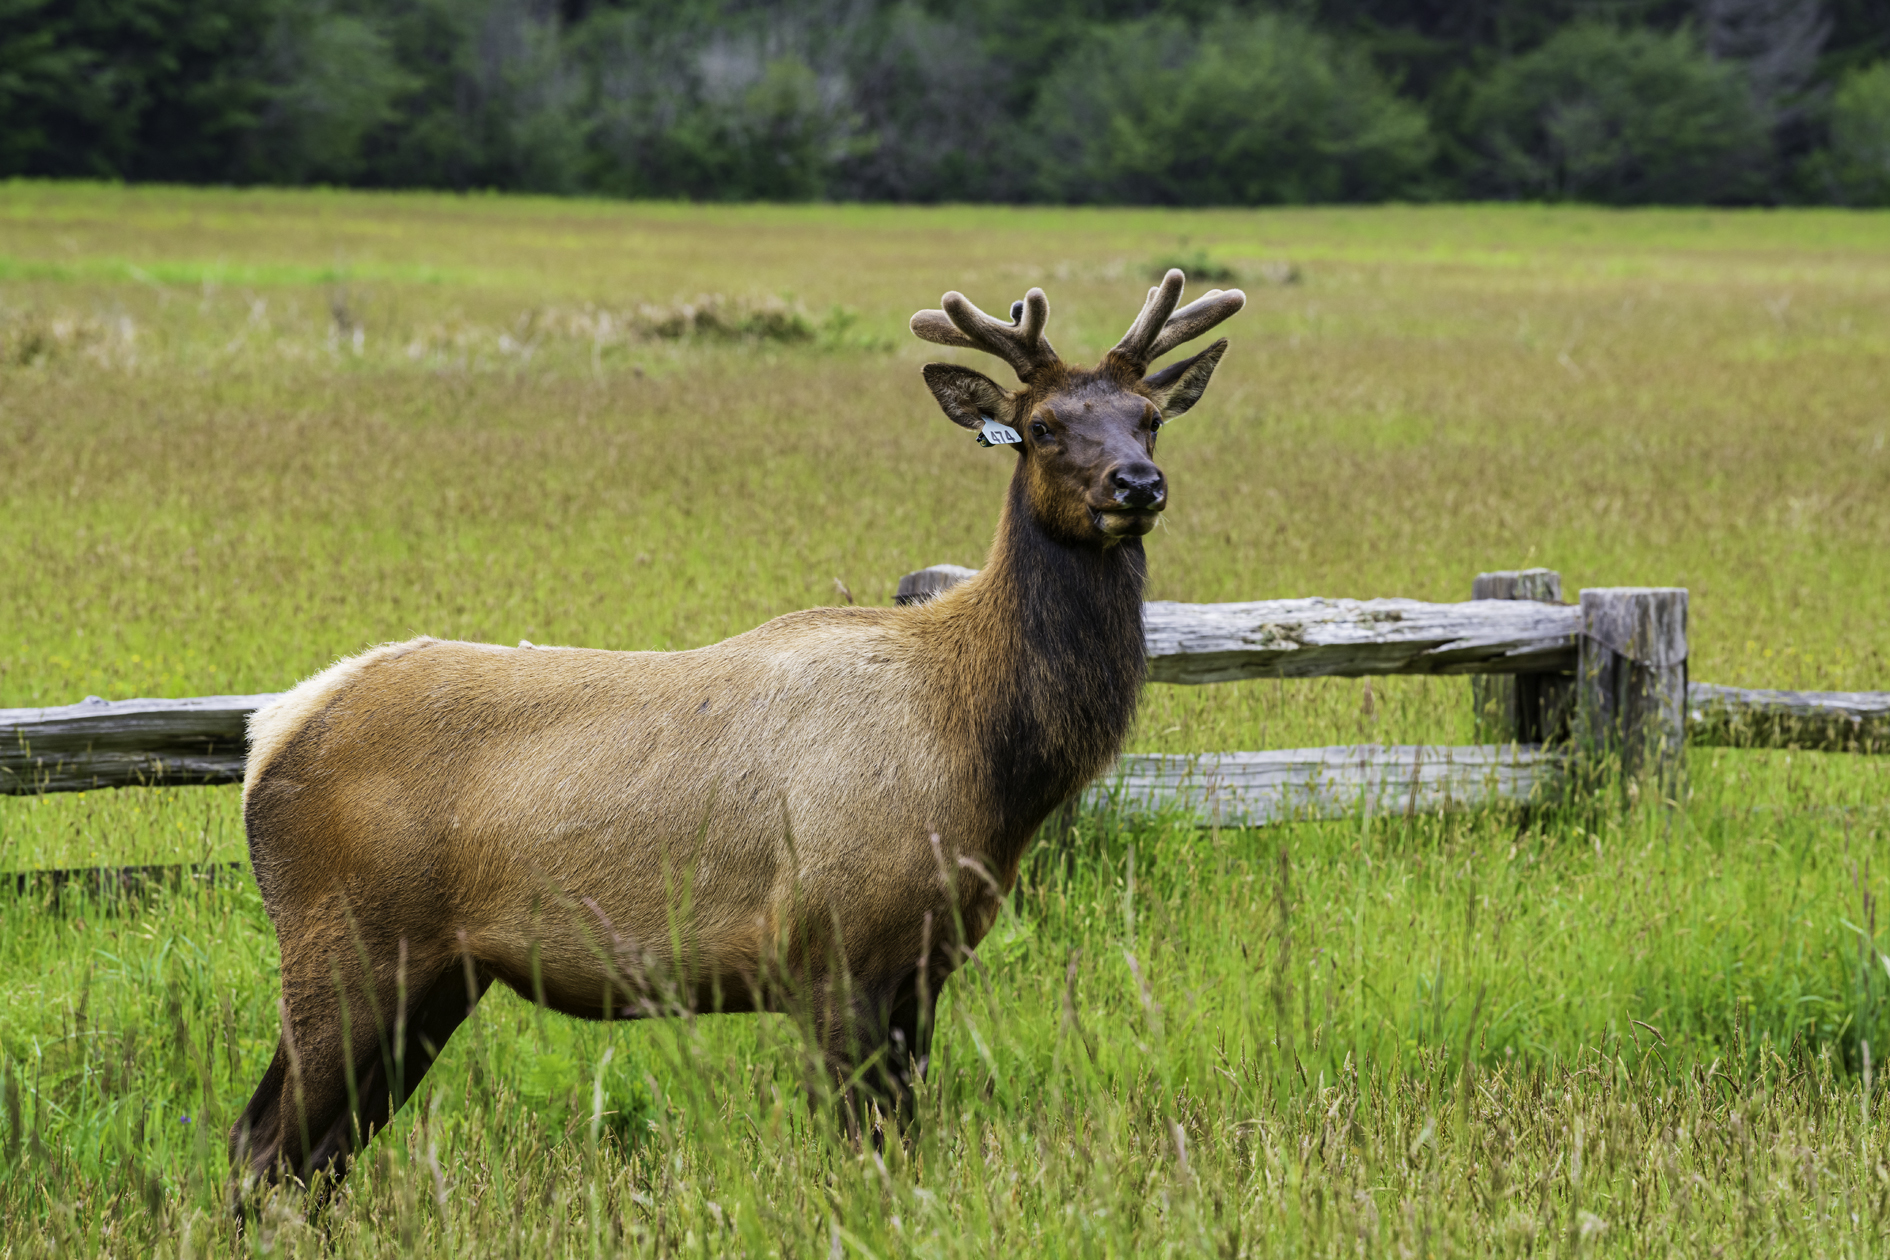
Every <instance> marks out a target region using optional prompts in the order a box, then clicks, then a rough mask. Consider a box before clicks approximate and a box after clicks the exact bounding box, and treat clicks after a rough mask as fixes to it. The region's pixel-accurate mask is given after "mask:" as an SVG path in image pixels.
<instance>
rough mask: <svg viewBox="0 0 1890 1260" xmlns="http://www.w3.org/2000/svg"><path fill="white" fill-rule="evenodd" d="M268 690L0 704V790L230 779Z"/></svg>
mask: <svg viewBox="0 0 1890 1260" xmlns="http://www.w3.org/2000/svg"><path fill="white" fill-rule="evenodd" d="M273 699H275V696H274V695H258V696H195V697H192V698H189V699H184V700H119V701H105V700H100V699H99V698H98V697H97V696H90V697H88V698H86V699H85V700H83V701H81V702H80V703H78V704H68V705H64V706H61V707H59V708H54V709H0V794H14V795H18V794H22V793H28V794H30V793H38V792H82V791H88V790H90V789H92V788H107V787H130V786H134V785H139V784H158V783H170V784H185V783H237V782H240V781H241V780H242V778H243V758H244V756H245V755H246V753H247V749H248V744H247V741H246V739H245V730H244V728H245V726H246V724H247V722H248V720H249V715H250V714H251V713H253V712H255V711H256V710H257V709H259V708H261V707H262V706H263V705H265V704H267V703H268V702H269V701H271V700H273Z"/></svg>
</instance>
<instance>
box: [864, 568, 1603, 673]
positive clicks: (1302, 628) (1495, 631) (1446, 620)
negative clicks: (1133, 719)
mask: <svg viewBox="0 0 1890 1260" xmlns="http://www.w3.org/2000/svg"><path fill="white" fill-rule="evenodd" d="M975 572H976V570H975V569H960V568H958V566H956V565H936V566H934V567H933V568H930V569H921V570H919V571H918V572H917V573H908V574H907V575H906V576H905V577H903V578H901V579H899V589H900V591H901V593H902V595H903V594H904V592H906V591H907V589H908V586H907V584H908V582H910V583H911V584H912V585H911V587H910V589H911V590H912V591H913V592H914V593H915V594H916V595H919V597H921V598H923V597H928V596H930V595H932V594H936V593H937V591H938V590H940V589H944V588H945V587H949V586H952V585H955V584H956V583H957V582H960V581H963V580H964V579H965V578H967V577H970V576H972V575H973V574H974V573H975ZM947 578H949V580H947ZM1142 617H1143V627H1144V633H1145V635H1146V638H1147V648H1148V676H1149V678H1150V680H1151V681H1153V682H1167V683H1214V682H1234V681H1237V680H1239V679H1243V678H1333V677H1338V678H1363V677H1365V676H1367V675H1372V674H1534V673H1572V672H1573V671H1574V669H1575V663H1576V644H1575V640H1576V635H1577V632H1578V631H1579V630H1580V628H1581V618H1580V614H1579V612H1578V611H1577V610H1576V609H1574V608H1570V607H1565V606H1562V605H1557V604H1536V603H1527V602H1521V601H1507V600H1474V601H1472V602H1470V603H1467V604H1427V603H1424V602H1422V601H1420V600H1415V599H1317V598H1314V599H1268V600H1256V601H1253V602H1251V603H1241V604H1179V603H1172V602H1169V601H1165V600H1156V601H1151V602H1149V603H1147V604H1144V605H1143V606H1142Z"/></svg>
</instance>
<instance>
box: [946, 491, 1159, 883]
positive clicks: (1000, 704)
mask: <svg viewBox="0 0 1890 1260" xmlns="http://www.w3.org/2000/svg"><path fill="white" fill-rule="evenodd" d="M1022 474H1023V465H1022V462H1021V461H1020V462H1019V466H1018V475H1017V476H1015V477H1013V478H1012V479H1011V486H1010V492H1009V494H1008V495H1007V497H1006V500H1005V505H1004V512H1003V515H1002V516H1001V517H1000V518H999V521H998V532H997V540H996V541H995V543H993V545H992V548H991V555H990V558H989V560H987V561H986V563H985V567H984V569H983V571H982V572H981V573H979V575H978V576H977V577H976V578H974V579H972V580H971V581H970V582H968V583H967V584H966V585H965V587H964V588H963V589H962V594H959V595H956V596H955V597H954V598H953V599H951V600H949V601H948V602H947V603H945V604H944V605H942V606H940V608H939V609H938V612H939V614H940V615H939V616H938V618H937V619H936V621H935V622H934V635H932V636H927V637H928V638H932V639H933V646H934V647H935V648H936V650H937V651H938V658H937V660H938V664H939V665H941V666H943V667H944V668H945V670H946V671H947V672H946V673H945V674H944V675H942V678H943V680H944V681H945V683H946V686H945V691H946V692H947V695H948V705H949V709H948V712H947V713H945V714H942V715H941V716H942V717H944V718H945V721H946V724H947V727H948V729H949V730H950V732H951V735H952V736H953V742H954V743H955V744H956V745H957V746H958V747H963V748H968V749H969V750H970V755H971V756H972V757H974V758H975V759H976V763H977V764H976V767H975V771H974V772H975V773H976V775H977V777H978V778H979V779H981V780H982V781H983V784H984V787H985V791H986V792H987V793H988V796H987V800H988V803H989V805H990V807H991V812H990V816H991V817H992V818H993V819H994V820H995V826H994V827H993V830H992V832H991V833H990V834H989V835H988V836H987V837H979V839H980V840H983V841H985V842H986V843H988V844H989V845H990V848H989V849H988V850H987V854H988V859H989V860H990V861H991V863H992V867H993V869H992V874H994V875H996V876H997V877H998V878H999V879H1000V880H1001V881H1003V882H1004V883H1005V884H1006V885H1007V886H1008V885H1009V883H1010V880H1011V878H1012V877H1013V876H1014V875H1015V873H1016V869H1017V861H1018V859H1019V858H1020V857H1021V856H1022V853H1023V850H1024V846H1025V845H1026V844H1027V843H1029V841H1030V838H1031V836H1033V835H1034V834H1035V833H1036V831H1037V828H1038V827H1039V826H1041V825H1042V823H1043V821H1044V819H1046V818H1047V817H1049V815H1050V813H1051V811H1052V810H1054V809H1056V807H1057V806H1059V805H1061V804H1062V803H1063V802H1064V801H1066V800H1068V799H1069V798H1070V797H1072V796H1074V795H1075V794H1076V793H1077V792H1079V791H1081V790H1082V788H1083V787H1084V786H1085V785H1087V784H1088V783H1089V782H1090V780H1091V779H1093V778H1095V777H1096V776H1097V775H1098V774H1100V773H1102V771H1103V770H1105V769H1107V768H1108V766H1109V764H1110V763H1111V762H1112V761H1113V760H1114V759H1115V756H1116V753H1117V752H1118V751H1119V750H1120V749H1121V747H1122V741H1123V739H1124V737H1126V736H1127V734H1128V731H1129V724H1130V722H1131V721H1133V719H1134V717H1135V708H1136V703H1137V701H1138V700H1139V699H1140V696H1141V691H1142V680H1143V677H1144V675H1145V673H1146V662H1145V660H1144V648H1143V638H1142V588H1143V584H1144V582H1145V580H1146V578H1147V572H1148V569H1147V562H1146V560H1145V558H1144V556H1143V552H1142V542H1141V540H1140V539H1139V538H1131V539H1127V540H1125V541H1123V542H1120V543H1118V544H1116V545H1114V546H1112V547H1109V548H1107V549H1101V548H1097V547H1094V546H1089V545H1073V544H1070V543H1067V542H1063V541H1060V540H1058V539H1056V538H1054V537H1052V536H1051V535H1050V534H1049V533H1048V532H1047V531H1046V530H1045V529H1044V528H1043V526H1042V525H1041V524H1040V523H1039V522H1037V520H1036V519H1035V518H1034V517H1033V516H1032V514H1031V512H1030V509H1029V506H1028V503H1027V500H1026V495H1025V480H1024V477H1023V475H1022Z"/></svg>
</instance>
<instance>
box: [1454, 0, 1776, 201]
mask: <svg viewBox="0 0 1890 1260" xmlns="http://www.w3.org/2000/svg"><path fill="white" fill-rule="evenodd" d="M1469 124H1470V131H1471V134H1472V135H1473V136H1474V137H1475V138H1476V140H1477V142H1478V143H1479V144H1480V145H1481V148H1482V152H1483V159H1484V160H1483V163H1482V167H1481V170H1480V171H1479V172H1478V175H1477V179H1478V182H1479V183H1480V185H1481V188H1480V191H1483V192H1487V193H1495V194H1497V195H1501V196H1511V197H1541V198H1546V199H1550V200H1559V199H1563V198H1571V199H1578V200H1593V201H1607V202H1614V203H1617V204H1630V203H1646V202H1724V201H1735V200H1739V199H1740V198H1743V197H1749V196H1752V195H1754V194H1755V193H1756V192H1757V191H1758V190H1759V189H1761V188H1762V187H1763V186H1764V183H1765V175H1766V169H1765V168H1766V166H1767V164H1768V161H1769V157H1770V140H1769V138H1768V136H1767V134H1766V125H1765V120H1764V118H1763V116H1762V114H1761V112H1760V110H1759V109H1758V107H1757V106H1756V105H1755V103H1754V102H1753V100H1752V95H1751V91H1750V89H1749V87H1748V85H1747V83H1746V78H1745V75H1744V73H1743V72H1742V71H1741V69H1740V67H1739V66H1738V65H1736V64H1734V63H1731V62H1718V61H1714V60H1712V59H1711V58H1709V57H1708V56H1707V55H1706V54H1705V53H1703V52H1702V51H1700V49H1699V47H1698V46H1697V44H1696V43H1695V42H1694V37H1693V35H1692V34H1691V32H1689V31H1684V30H1683V31H1678V32H1675V33H1674V34H1671V35H1661V34H1657V33H1655V32H1652V31H1645V30H1632V31H1618V30H1615V29H1613V28H1611V27H1607V26H1600V25H1595V24H1592V23H1581V24H1577V25H1575V26H1570V27H1566V28H1564V29H1563V30H1562V31H1560V32H1558V33H1557V34H1556V35H1555V36H1554V37H1553V38H1551V39H1550V40H1549V41H1548V42H1547V43H1545V44H1543V45H1542V47H1540V48H1538V49H1536V50H1535V51H1534V52H1531V53H1528V54H1526V55H1524V56H1521V57H1517V58H1515V59H1514V60H1512V61H1509V62H1507V63H1505V64H1503V65H1501V66H1499V67H1497V69H1496V70H1495V72H1494V73H1492V74H1491V75H1490V77H1489V78H1488V80H1486V81H1485V83H1484V85H1483V87H1482V88H1481V89H1480V90H1479V91H1478V92H1477V93H1476V95H1475V97H1474V98H1473V100H1472V103H1471V108H1470V119H1469Z"/></svg>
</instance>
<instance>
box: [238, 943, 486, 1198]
mask: <svg viewBox="0 0 1890 1260" xmlns="http://www.w3.org/2000/svg"><path fill="white" fill-rule="evenodd" d="M490 984H491V977H490V976H488V975H486V974H485V973H484V971H483V970H480V969H472V970H470V971H463V970H462V969H461V968H458V967H455V968H453V969H452V970H450V971H447V972H445V973H443V974H436V975H435V977H434V979H433V981H432V983H431V984H430V985H428V986H427V987H426V988H425V989H424V990H422V991H421V993H420V996H419V998H418V999H417V1000H415V1001H413V1002H411V1003H410V1004H409V1005H408V1009H407V1015H406V1019H405V1022H404V1025H397V1026H396V1027H400V1028H401V1030H402V1033H403V1035H401V1036H399V1038H398V1040H396V1037H395V1031H396V1027H388V1028H385V1029H382V1028H378V1027H377V1026H376V1022H375V1016H374V1010H375V1008H374V1005H373V1004H372V1002H371V1001H370V1000H369V997H368V994H367V992H366V991H365V989H364V988H363V987H361V986H351V987H352V989H353V991H352V992H344V991H340V990H339V989H338V987H337V986H333V985H330V986H327V987H326V992H325V993H324V992H322V991H321V990H315V989H312V988H308V987H304V986H296V988H298V989H300V990H301V992H300V993H299V995H298V998H297V1000H296V1001H295V1002H294V1003H293V1004H292V1005H289V1007H288V1016H289V1017H288V1019H287V1020H286V1021H285V1025H284V1028H283V1039H282V1041H281V1042H280V1043H278V1045H277V1048H276V1056H275V1059H274V1060H273V1061H272V1062H271V1063H270V1065H269V1069H268V1070H267V1071H266V1072H264V1073H263V1079H262V1081H261V1082H260V1083H259V1084H258V1086H257V1088H256V1094H255V1096H254V1097H253V1098H251V1099H250V1103H249V1106H248V1107H247V1108H245V1109H244V1112H243V1115H242V1117H241V1118H240V1119H239V1120H238V1121H237V1124H236V1127H235V1129H233V1130H232V1132H231V1134H230V1147H231V1154H232V1156H233V1157H234V1158H238V1159H241V1158H243V1157H245V1156H246V1157H247V1162H248V1171H249V1172H250V1173H251V1174H252V1175H254V1176H257V1177H260V1178H266V1179H269V1180H274V1179H276V1178H277V1177H279V1176H280V1175H281V1171H282V1169H283V1167H284V1165H285V1164H286V1165H287V1166H288V1168H289V1170H290V1171H291V1172H292V1173H293V1175H294V1176H295V1177H297V1178H298V1179H300V1180H302V1181H307V1180H308V1179H309V1178H310V1177H311V1176H312V1175H313V1174H314V1173H315V1172H316V1171H318V1170H321V1169H324V1168H325V1169H327V1170H328V1171H329V1172H330V1174H331V1175H332V1176H333V1177H335V1178H337V1179H339V1178H340V1177H341V1176H342V1175H343V1174H344V1173H345V1172H346V1171H347V1166H348V1162H349V1160H350V1159H351V1157H352V1156H353V1154H354V1152H355V1150H356V1149H357V1147H358V1146H359V1145H360V1143H361V1142H365V1141H366V1139H367V1138H369V1137H371V1136H372V1135H373V1133H374V1131H375V1130H376V1129H378V1128H380V1127H381V1126H383V1125H385V1124H386V1123H387V1120H388V1119H389V1117H391V1116H392V1115H393V1113H394V1112H395V1111H398V1110H399V1109H400V1106H401V1104H402V1103H404V1102H405V1101H406V1100H407V1098H408V1097H409V1096H410V1095H411V1094H412V1093H413V1090H414V1087H415V1086H417V1085H418V1084H419V1083H420V1079H421V1078H422V1077H424V1076H425V1075H426V1073H427V1070H428V1069H429V1068H431V1067H432V1066H433V1063H434V1061H435V1059H437V1058H438V1057H439V1054H440V1051H441V1050H442V1049H443V1048H444V1047H445V1045H446V1041H447V1038H448V1037H450V1036H451V1035H452V1033H453V1030H454V1029H455V1028H457V1027H458V1026H459V1025H460V1024H461V1023H462V1022H463V1021H464V1020H465V1019H466V1017H467V1016H468V1015H470V1014H472V1009H473V1006H474V1005H475V1004H477V1002H478V1001H479V998H480V997H481V996H482V995H483V994H484V993H485V991H486V988H487V987H488V986H489V985H490ZM316 994H320V995H321V997H322V998H325V1000H311V999H313V998H314V997H315V995H316ZM344 1003H345V1006H344ZM344 1009H345V1010H346V1011H347V1012H348V1013H349V1014H350V1016H351V1018H350V1019H349V1021H348V1023H349V1025H350V1027H349V1034H350V1035H349V1036H348V1038H347V1043H348V1044H345V1045H344V1044H343V1038H342V1023H343V1021H342V1014H343V1011H344ZM350 1067H352V1069H353V1071H352V1075H353V1088H352V1089H350V1087H349V1075H350V1070H349V1069H350ZM298 1157H299V1158H298Z"/></svg>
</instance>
